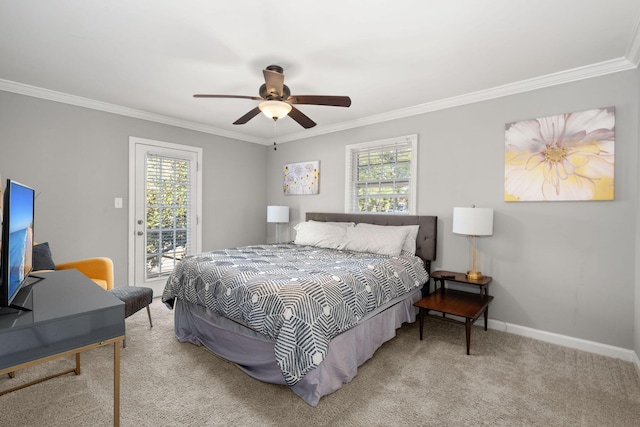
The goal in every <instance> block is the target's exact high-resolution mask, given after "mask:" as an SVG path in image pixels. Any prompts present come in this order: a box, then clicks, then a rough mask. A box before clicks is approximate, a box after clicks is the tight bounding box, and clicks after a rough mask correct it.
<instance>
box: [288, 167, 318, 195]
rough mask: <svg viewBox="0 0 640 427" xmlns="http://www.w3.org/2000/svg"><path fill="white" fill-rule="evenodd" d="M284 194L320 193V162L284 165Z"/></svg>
mask: <svg viewBox="0 0 640 427" xmlns="http://www.w3.org/2000/svg"><path fill="white" fill-rule="evenodd" d="M283 188H284V194H318V193H319V191H320V161H319V160H314V161H310V162H299V163H288V164H286V165H284V183H283Z"/></svg>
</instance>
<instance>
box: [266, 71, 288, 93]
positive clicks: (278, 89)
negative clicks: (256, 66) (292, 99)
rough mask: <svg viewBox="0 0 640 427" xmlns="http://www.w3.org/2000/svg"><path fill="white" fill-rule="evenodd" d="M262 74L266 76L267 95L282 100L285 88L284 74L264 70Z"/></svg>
mask: <svg viewBox="0 0 640 427" xmlns="http://www.w3.org/2000/svg"><path fill="white" fill-rule="evenodd" d="M262 74H263V75H264V82H265V84H266V85H267V94H268V95H270V96H273V97H275V98H280V97H281V96H282V90H283V87H284V74H282V73H278V72H277V71H271V70H268V69H267V70H262Z"/></svg>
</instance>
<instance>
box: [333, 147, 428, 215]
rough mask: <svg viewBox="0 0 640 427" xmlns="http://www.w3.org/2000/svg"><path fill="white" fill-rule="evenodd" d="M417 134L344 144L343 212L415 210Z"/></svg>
mask: <svg viewBox="0 0 640 427" xmlns="http://www.w3.org/2000/svg"><path fill="white" fill-rule="evenodd" d="M417 151H418V136H417V135H408V136H401V137H397V138H390V139H384V140H379V141H370V142H364V143H360V144H352V145H347V147H346V159H345V164H346V168H345V169H346V175H345V186H346V188H345V212H349V213H358V212H371V213H374V212H377V213H382V212H384V213H405V214H412V215H415V213H416V182H417V157H418V156H417Z"/></svg>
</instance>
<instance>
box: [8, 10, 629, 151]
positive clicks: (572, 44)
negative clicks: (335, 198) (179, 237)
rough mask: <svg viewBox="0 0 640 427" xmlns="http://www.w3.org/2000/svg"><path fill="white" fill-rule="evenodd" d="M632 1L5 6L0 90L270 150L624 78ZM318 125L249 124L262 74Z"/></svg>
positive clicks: (258, 120) (254, 121) (266, 121)
mask: <svg viewBox="0 0 640 427" xmlns="http://www.w3.org/2000/svg"><path fill="white" fill-rule="evenodd" d="M639 23H640V1H638V0H535V1H534V0H528V1H527V0H485V1H478V0H447V1H445V0H438V1H435V0H396V1H393V2H391V1H382V0H368V1H366V2H365V1H362V0H339V1H336V0H324V1H322V2H319V1H314V2H310V1H306V2H305V1H299V0H277V1H262V0H233V1H213V0H179V1H178V0H56V1H43V0H19V1H18V0H0V90H6V91H11V92H16V93H23V94H27V95H33V96H38V97H42V98H46V99H53V100H56V101H61V102H67V103H71V104H76V105H82V106H87V107H90V108H96V109H99V110H104V111H111V112H115V113H118V114H124V115H129V116H133V117H140V118H144V119H148V120H153V121H157V122H162V123H169V124H173V125H177V126H182V127H185V128H190V129H197V130H201V131H204V132H209V133H213V134H217V135H223V136H227V137H231V138H235V139H241V140H245V141H250V142H255V143H259V144H271V143H272V142H273V140H274V136H275V138H276V139H277V140H278V141H279V142H286V141H292V140H296V139H301V138H306V137H309V136H314V135H318V134H323V133H328V132H333V131H337V130H341V129H347V128H352V127H357V126H361V125H365V124H370V123H376V122H381V121H385V120H389V119H393V118H398V117H404V116H410V115H414V114H420V113H423V112H427V111H434V110H438V109H442V108H447V107H451V106H455V105H461V104H465V103H469V102H475V101H479V100H482V99H489V98H493V97H497V96H503V95H507V94H511V93H517V92H521V91H526V90H532V89H536V88H539V87H544V86H548V85H553V84H559V83H565V82H568V81H573V80H577V79H582V78H586V77H592V76H596V75H602V74H606V73H611V72H616V71H621V70H626V69H632V68H636V67H637V66H638V63H639V62H640V35H639ZM270 64H278V65H280V66H282V67H284V74H285V84H286V85H287V86H289V87H290V88H291V92H292V94H298V95H348V96H350V97H351V99H352V105H351V107H350V108H341V107H326V106H310V105H301V106H299V109H300V110H301V111H302V112H304V113H305V114H307V115H308V116H309V117H310V118H311V119H313V120H314V121H316V122H317V123H318V125H317V126H316V127H314V128H312V129H308V130H304V129H303V128H302V127H300V126H299V125H298V124H297V123H295V122H294V121H293V120H292V119H291V118H288V117H287V118H284V119H281V120H279V121H278V123H277V127H276V128H275V129H274V124H273V121H272V120H270V119H268V118H267V117H265V116H263V115H259V116H257V117H255V118H254V119H252V120H251V121H249V123H247V124H245V125H233V124H232V123H233V122H234V121H235V120H236V119H238V118H239V117H240V116H242V115H244V114H245V113H246V112H248V111H249V110H251V109H252V108H254V107H255V106H256V105H257V103H258V102H257V101H253V100H247V99H195V98H193V97H192V95H193V94H195V93H215V94H232V95H251V96H257V95H258V88H259V86H260V85H261V84H262V83H263V82H264V80H263V76H262V69H263V68H265V67H266V66H267V65H270Z"/></svg>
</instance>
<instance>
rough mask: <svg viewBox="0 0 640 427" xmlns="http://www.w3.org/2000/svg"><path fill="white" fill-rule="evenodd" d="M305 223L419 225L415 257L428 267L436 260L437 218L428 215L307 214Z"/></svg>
mask: <svg viewBox="0 0 640 427" xmlns="http://www.w3.org/2000/svg"><path fill="white" fill-rule="evenodd" d="M306 220H307V221H310V220H312V221H325V222H326V221H338V222H355V223H358V222H365V223H368V224H376V225H419V226H420V228H419V229H418V239H417V242H416V255H417V256H419V257H420V258H422V259H423V260H424V261H425V264H426V265H427V266H428V267H429V266H430V264H431V261H434V260H435V259H436V240H437V230H438V217H437V216H428V215H396V214H389V215H385V214H349V213H319V212H307V214H306Z"/></svg>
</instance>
